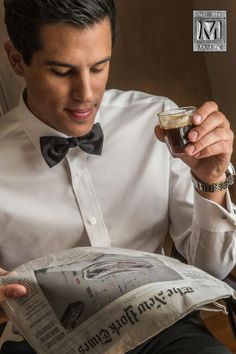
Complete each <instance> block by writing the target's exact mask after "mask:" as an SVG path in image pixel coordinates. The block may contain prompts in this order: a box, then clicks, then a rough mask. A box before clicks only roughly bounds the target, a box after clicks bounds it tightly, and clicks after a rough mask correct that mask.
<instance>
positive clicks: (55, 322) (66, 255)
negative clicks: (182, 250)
mask: <svg viewBox="0 0 236 354" xmlns="http://www.w3.org/2000/svg"><path fill="white" fill-rule="evenodd" d="M0 282H1V284H9V283H16V282H17V283H20V284H23V285H25V286H26V287H27V289H28V293H27V295H26V296H24V297H22V298H17V299H9V300H7V301H6V302H5V303H4V304H3V307H4V310H5V311H6V313H7V315H8V316H9V318H10V319H11V320H12V321H13V323H14V324H15V325H16V327H17V328H18V330H19V331H20V332H21V333H22V335H23V336H24V337H25V338H26V340H27V341H28V342H29V343H30V344H31V346H32V347H33V348H34V349H35V351H36V352H37V353H39V354H85V353H90V354H94V353H103V354H104V353H106V354H122V353H125V352H127V351H129V350H131V349H132V348H134V347H136V346H137V345H139V344H141V343H142V342H144V341H145V340H147V339H148V338H151V337H153V336H154V335H156V334H158V333H159V332H161V331H162V330H163V329H165V328H167V327H169V326H171V325H172V324H173V323H175V322H176V321H178V320H179V319H181V318H182V317H184V316H186V315H187V314H189V313H190V312H192V311H194V310H200V309H205V310H214V309H215V310H217V309H218V310H222V311H226V310H225V308H224V306H222V305H220V304H219V303H218V302H217V301H218V300H219V299H222V298H229V297H233V298H235V296H236V294H235V292H234V290H233V289H232V288H231V287H229V286H228V285H227V284H225V283H224V282H222V281H220V280H218V279H216V278H214V277H212V276H210V275H209V274H207V273H205V272H203V271H201V270H199V269H197V268H195V267H193V266H189V265H185V264H183V263H181V262H179V261H178V260H175V259H173V258H170V257H166V256H163V255H156V254H151V253H147V252H139V251H131V250H125V249H117V248H93V247H82V248H74V249H71V250H66V251H63V252H59V253H54V254H51V255H49V256H47V257H43V258H39V259H37V260H34V261H32V262H29V263H27V264H25V265H22V266H20V267H18V268H17V269H16V270H15V271H14V273H12V274H9V275H6V276H4V277H1V278H0Z"/></svg>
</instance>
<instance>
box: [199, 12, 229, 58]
mask: <svg viewBox="0 0 236 354" xmlns="http://www.w3.org/2000/svg"><path fill="white" fill-rule="evenodd" d="M226 21H227V14H226V11H221V10H220V11H217V10H204V11H203V10H197V11H193V51H194V52H226V50H227V22H226Z"/></svg>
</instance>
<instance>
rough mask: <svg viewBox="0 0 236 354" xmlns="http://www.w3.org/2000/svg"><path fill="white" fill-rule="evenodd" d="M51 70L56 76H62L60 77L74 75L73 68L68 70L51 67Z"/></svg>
mask: <svg viewBox="0 0 236 354" xmlns="http://www.w3.org/2000/svg"><path fill="white" fill-rule="evenodd" d="M51 71H52V72H53V74H55V75H56V76H60V77H66V76H71V75H72V71H71V70H68V71H57V70H55V69H51Z"/></svg>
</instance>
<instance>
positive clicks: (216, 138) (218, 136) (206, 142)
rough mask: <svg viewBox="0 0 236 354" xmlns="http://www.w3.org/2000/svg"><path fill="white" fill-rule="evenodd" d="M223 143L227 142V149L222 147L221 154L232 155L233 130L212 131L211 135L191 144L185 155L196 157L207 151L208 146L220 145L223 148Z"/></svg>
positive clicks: (220, 129)
mask: <svg viewBox="0 0 236 354" xmlns="http://www.w3.org/2000/svg"><path fill="white" fill-rule="evenodd" d="M222 142H224V143H225V142H227V144H226V145H227V149H225V146H224V148H223V147H222V151H221V152H220V153H226V154H228V153H231V150H232V145H233V132H232V131H231V130H225V129H222V128H216V129H214V130H213V131H211V132H210V133H209V134H207V135H205V136H203V138H201V139H200V140H198V141H196V142H195V143H194V144H192V143H190V144H188V145H187V146H186V147H185V153H186V154H187V155H190V156H192V155H195V154H197V153H199V152H201V151H202V150H205V149H206V148H207V147H208V146H211V145H213V144H216V143H218V144H220V146H222V144H221V143H222Z"/></svg>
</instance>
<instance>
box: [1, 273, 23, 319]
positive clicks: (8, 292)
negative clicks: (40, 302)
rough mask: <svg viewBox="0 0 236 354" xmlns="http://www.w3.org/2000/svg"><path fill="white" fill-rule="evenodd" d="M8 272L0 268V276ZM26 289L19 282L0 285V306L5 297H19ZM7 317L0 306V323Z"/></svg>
mask: <svg viewBox="0 0 236 354" xmlns="http://www.w3.org/2000/svg"><path fill="white" fill-rule="evenodd" d="M7 273H8V272H7V271H6V270H4V269H2V268H0V276H3V275H6V274H7ZM26 293H27V290H26V288H25V287H24V286H23V285H20V284H8V285H2V286H0V306H1V303H2V302H3V301H4V300H6V299H7V298H13V297H20V296H24V295H26ZM6 321H7V318H6V315H5V313H4V312H3V310H2V309H1V307H0V323H2V322H6Z"/></svg>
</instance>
